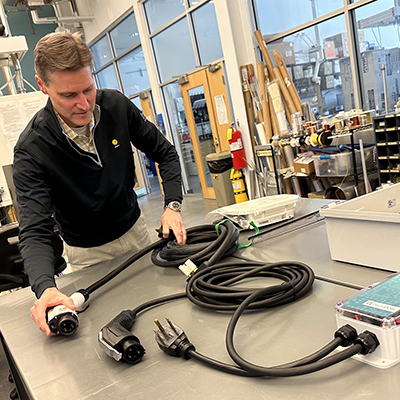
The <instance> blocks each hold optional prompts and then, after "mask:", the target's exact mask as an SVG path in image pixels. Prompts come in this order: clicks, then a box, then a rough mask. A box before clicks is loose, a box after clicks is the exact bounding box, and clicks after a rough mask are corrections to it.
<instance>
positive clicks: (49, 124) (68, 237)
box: [13, 90, 182, 297]
mask: <svg viewBox="0 0 400 400" xmlns="http://www.w3.org/2000/svg"><path fill="white" fill-rule="evenodd" d="M96 104H98V105H99V106H100V111H101V116H100V120H99V121H96V124H97V125H96V127H95V130H94V136H93V137H94V144H95V147H96V149H97V152H98V154H99V157H100V163H99V162H98V160H97V157H96V156H95V155H92V154H90V153H87V152H85V151H83V150H81V149H80V148H79V147H78V146H76V145H75V143H73V142H72V141H71V140H69V139H68V138H67V137H66V136H65V135H64V134H63V133H62V130H61V127H60V124H59V121H58V119H57V117H56V115H55V113H54V110H53V107H52V104H51V101H50V100H49V101H48V103H47V105H46V107H45V108H43V109H41V110H40V111H39V112H38V113H37V114H36V115H35V116H34V117H33V118H32V120H31V121H30V122H29V123H28V125H27V127H26V128H25V129H24V131H23V132H22V133H21V135H20V137H19V139H18V142H17V144H16V146H15V148H14V168H13V169H14V183H15V187H16V192H17V201H18V206H19V227H20V237H19V240H20V252H21V255H22V257H23V260H24V265H25V269H26V272H27V274H28V276H29V281H30V284H31V287H32V290H34V291H35V293H36V295H37V296H38V297H40V296H41V294H42V292H43V291H44V290H45V289H46V288H48V287H52V286H55V282H54V260H53V258H54V256H53V249H52V241H51V237H52V232H53V230H54V220H55V222H56V223H57V225H58V227H59V229H60V232H61V236H62V237H63V239H64V240H65V241H66V243H68V244H69V245H71V246H78V247H93V246H100V245H102V244H105V243H108V242H110V241H112V240H114V239H117V238H118V237H120V236H122V235H123V234H124V233H126V232H127V231H128V230H129V229H130V228H131V227H132V226H133V224H134V223H135V222H136V220H137V219H138V218H139V215H140V209H139V206H138V203H137V198H136V194H135V192H134V190H133V187H134V185H135V165H134V160H133V153H132V147H131V143H132V144H133V146H135V147H136V148H137V149H139V150H141V151H143V152H144V153H145V154H146V156H147V157H148V158H149V159H150V160H152V161H154V162H157V163H159V168H160V174H161V177H162V180H163V186H164V193H165V199H164V201H165V204H167V203H168V202H170V201H173V200H179V201H181V200H182V192H181V176H180V165H179V159H178V156H177V153H176V151H175V148H174V147H173V146H172V145H171V144H170V143H169V142H168V140H167V139H165V137H164V136H163V135H162V134H161V133H160V132H159V130H158V129H157V128H156V127H155V126H154V125H153V124H152V123H151V122H149V121H147V120H146V118H145V117H144V116H143V114H142V113H141V112H140V111H139V110H138V109H137V108H136V106H135V105H134V104H133V103H132V102H131V101H130V100H129V99H128V98H126V97H125V96H124V95H122V94H121V93H119V92H117V91H114V90H99V91H98V92H97V97H96ZM160 206H161V205H160Z"/></svg>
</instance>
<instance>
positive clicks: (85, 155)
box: [67, 132, 103, 167]
mask: <svg viewBox="0 0 400 400" xmlns="http://www.w3.org/2000/svg"><path fill="white" fill-rule="evenodd" d="M93 133H94V132H93ZM67 139H68V143H69V145H70V146H71V147H72V148H73V149H74V150H75V151H76V152H77V153H78V154H79V155H81V156H84V157H89V158H90V159H91V160H93V161H94V162H95V163H96V164H97V165H99V166H100V167H102V166H103V164H102V163H101V160H100V157H99V154H98V152H97V149H96V145H94V149H95V151H96V156H97V158H98V160H96V159H95V158H94V157H92V156H91V155H89V154H85V153H83V151H84V150H82V153H81V152H80V151H79V150H78V149H76V148H75V147H74V145H73V144H72V143H71V141H72V140H71V139H70V138H67ZM93 144H94V141H93Z"/></svg>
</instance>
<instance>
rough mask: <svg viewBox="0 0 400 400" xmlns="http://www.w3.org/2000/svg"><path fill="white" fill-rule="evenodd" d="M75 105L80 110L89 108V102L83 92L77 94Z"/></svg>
mask: <svg viewBox="0 0 400 400" xmlns="http://www.w3.org/2000/svg"><path fill="white" fill-rule="evenodd" d="M76 106H77V107H78V108H80V109H81V110H88V109H89V102H88V100H87V98H86V96H85V94H84V93H80V94H79V95H78V98H77V101H76Z"/></svg>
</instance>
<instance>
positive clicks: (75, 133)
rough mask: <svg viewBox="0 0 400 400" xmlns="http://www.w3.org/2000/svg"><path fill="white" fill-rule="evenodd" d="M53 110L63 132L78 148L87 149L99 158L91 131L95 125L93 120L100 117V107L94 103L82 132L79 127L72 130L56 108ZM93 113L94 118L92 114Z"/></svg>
mask: <svg viewBox="0 0 400 400" xmlns="http://www.w3.org/2000/svg"><path fill="white" fill-rule="evenodd" d="M54 111H55V113H56V116H57V118H58V121H59V123H60V126H61V129H62V132H63V134H64V135H65V136H67V137H68V138H69V139H71V140H72V141H73V142H74V143H75V144H76V145H77V146H78V147H79V148H80V149H82V150H84V151H87V152H88V153H92V154H95V155H97V157H98V158H99V156H98V154H97V151H96V147H95V145H94V141H93V132H94V127H95V125H96V123H95V121H96V120H97V121H98V120H99V119H100V107H99V106H98V105H97V104H96V106H95V110H94V112H93V113H92V118H91V120H90V123H89V126H85V127H84V128H85V129H84V130H83V131H84V132H82V129H81V128H78V129H76V130H74V128H71V127H70V126H68V125H67V124H66V123H65V121H64V120H63V119H62V118H61V116H60V114H59V113H58V112H57V111H56V110H54ZM95 114H96V119H95V116H94V115H95Z"/></svg>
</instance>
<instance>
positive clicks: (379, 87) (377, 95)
mask: <svg viewBox="0 0 400 400" xmlns="http://www.w3.org/2000/svg"><path fill="white" fill-rule="evenodd" d="M393 5H394V4H393V1H388V0H378V1H376V2H374V3H371V4H369V5H366V6H364V7H360V8H357V9H356V13H355V14H356V21H357V24H356V26H357V29H358V37H359V40H360V46H359V59H360V78H361V87H362V98H363V107H364V109H365V110H371V109H372V110H374V109H377V110H380V111H381V112H382V113H383V112H384V113H386V112H389V113H390V112H393V110H394V107H395V105H396V103H397V101H398V98H399V96H400V87H399V86H400V75H399V72H400V24H399V17H400V15H399V7H394V6H393ZM383 66H384V68H385V69H384V70H383V69H382V67H383ZM384 83H385V84H386V98H387V104H386V102H385V93H384V92H385V91H384Z"/></svg>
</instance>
